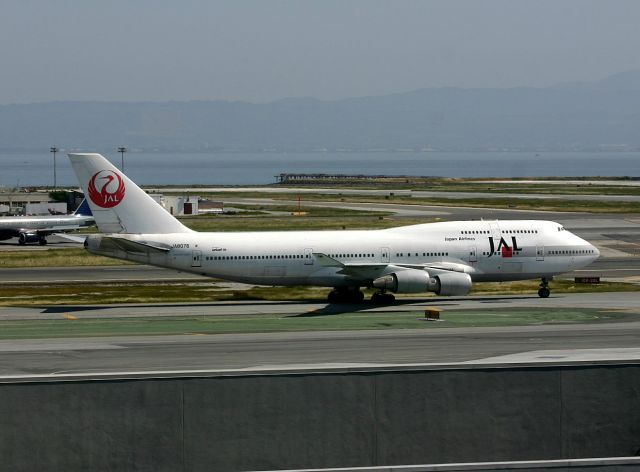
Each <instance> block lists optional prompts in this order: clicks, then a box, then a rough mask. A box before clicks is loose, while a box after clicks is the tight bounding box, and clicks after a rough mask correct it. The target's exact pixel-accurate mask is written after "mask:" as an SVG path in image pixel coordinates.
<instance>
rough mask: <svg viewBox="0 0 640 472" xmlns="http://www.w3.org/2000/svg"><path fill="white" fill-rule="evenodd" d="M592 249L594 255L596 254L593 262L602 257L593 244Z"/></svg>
mask: <svg viewBox="0 0 640 472" xmlns="http://www.w3.org/2000/svg"><path fill="white" fill-rule="evenodd" d="M591 249H592V250H593V253H594V257H593V260H594V261H595V260H596V259H597V258H598V257H600V251H599V250H598V248H597V247H595V246H594V245H593V244H592V245H591Z"/></svg>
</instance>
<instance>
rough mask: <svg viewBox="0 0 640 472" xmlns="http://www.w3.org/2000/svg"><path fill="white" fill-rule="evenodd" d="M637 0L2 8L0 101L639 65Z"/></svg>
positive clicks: (269, 95) (402, 83) (361, 87)
mask: <svg viewBox="0 0 640 472" xmlns="http://www.w3.org/2000/svg"><path fill="white" fill-rule="evenodd" d="M639 18H640V2H638V1H636V0H606V1H605V0H536V1H532V0H433V1H429V0H421V1H418V0H218V1H217V0H180V1H175V0H109V1H98V0H55V1H51V0H3V2H2V14H1V15H0V84H1V86H0V104H12V103H38V102H49V101H58V100H83V101H93V100H99V101H172V100H178V101H181V100H242V101H248V102H254V103H262V102H270V101H274V100H277V99H281V98H287V97H313V98H318V99H323V100H335V99H341V98H347V97H359V96H368V95H385V94H390V93H398V92H406V91H411V90H417V89H421V88H428V87H445V86H446V87H449V86H452V87H466V88H472V87H497V88H505V87H520V86H535V87H545V86H549V85H556V84H558V83H564V82H591V81H596V80H599V79H601V78H603V77H606V76H608V75H611V74H615V73H618V72H623V71H626V70H630V69H638V68H640V53H638V45H640V28H638V19H639Z"/></svg>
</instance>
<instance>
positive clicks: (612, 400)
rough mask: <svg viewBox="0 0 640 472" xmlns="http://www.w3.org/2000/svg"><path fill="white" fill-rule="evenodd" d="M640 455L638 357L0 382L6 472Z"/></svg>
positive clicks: (1, 456) (0, 453)
mask: <svg viewBox="0 0 640 472" xmlns="http://www.w3.org/2000/svg"><path fill="white" fill-rule="evenodd" d="M639 450H640V365H634V364H628V365H592V366H572V367H571V366H570V367H566V366H564V367H563V366H544V367H533V368H526V367H511V368H493V367H477V366H474V367H473V368H464V369H460V368H441V369H425V370H404V371H403V370H395V371H375V370H370V371H362V372H339V371H335V372H329V373H321V374H313V373H298V374H284V373H283V374H277V373H276V374H270V375H239V376H215V375H214V376H210V377H201V378H167V379H130V380H109V379H104V380H98V381H51V382H23V383H4V384H1V385H0V460H1V462H0V470H65V471H72V470H155V471H161V470H167V471H179V470H184V471H192V470H207V471H209V470H225V471H226V470H269V469H295V468H329V467H358V466H361V467H362V466H376V465H378V466H380V465H394V464H437V463H451V462H457V463H460V462H479V461H481V462H489V461H513V460H544V459H567V458H581V457H615V456H632V455H634V454H636V453H638V451H639Z"/></svg>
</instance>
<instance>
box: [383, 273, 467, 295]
mask: <svg viewBox="0 0 640 472" xmlns="http://www.w3.org/2000/svg"><path fill="white" fill-rule="evenodd" d="M472 285H473V283H472V281H471V277H470V276H469V274H464V273H461V272H451V273H441V274H438V275H433V276H430V275H429V273H428V272H427V271H424V270H417V269H408V270H402V271H399V272H394V273H393V274H389V275H385V276H384V277H380V278H378V279H375V280H374V281H373V286H374V287H375V288H379V289H382V290H389V291H391V292H395V293H420V292H435V293H436V294H437V295H445V296H446V295H466V294H467V293H469V292H470V291H471V287H472Z"/></svg>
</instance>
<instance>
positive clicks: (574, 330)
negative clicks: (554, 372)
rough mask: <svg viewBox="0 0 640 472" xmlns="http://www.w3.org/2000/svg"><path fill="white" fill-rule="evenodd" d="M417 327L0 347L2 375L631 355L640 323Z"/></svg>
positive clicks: (156, 308)
mask: <svg viewBox="0 0 640 472" xmlns="http://www.w3.org/2000/svg"><path fill="white" fill-rule="evenodd" d="M639 299H640V295H639V294H638V293H615V294H578V295H558V296H553V297H551V298H549V299H546V300H544V299H540V298H538V297H533V296H531V297H529V296H510V297H501V296H490V297H454V298H451V299H443V298H432V299H426V300H415V299H414V300H405V301H401V302H400V303H398V304H396V305H393V306H391V307H380V306H374V305H365V304H363V305H362V306H355V307H354V306H353V305H351V306H340V305H338V306H327V305H326V304H321V303H278V302H262V303H254V302H244V303H238V302H219V303H201V304H145V305H111V306H104V307H103V306H85V307H78V306H75V307H72V306H69V307H55V308H46V307H45V308H10V307H3V308H0V319H1V320H3V321H9V320H15V319H34V318H38V319H42V318H44V319H59V320H61V319H62V318H63V316H64V315H65V314H67V313H73V315H74V316H75V317H77V318H105V317H122V318H123V319H125V318H127V317H132V316H135V317H141V316H142V317H155V316H176V315H178V316H179V315H193V316H196V315H203V316H204V315H206V316H216V315H219V316H232V315H234V314H247V313H252V314H260V313H279V314H281V315H282V316H295V315H300V314H303V315H307V316H309V315H310V314H311V315H315V316H340V313H341V310H342V311H343V312H344V311H354V310H367V311H387V312H388V311H418V312H420V310H424V308H425V307H426V306H437V307H439V308H440V309H442V310H443V315H444V316H446V311H447V310H450V309H460V308H468V309H471V308H476V309H482V310H491V309H492V308H500V309H504V308H519V307H525V308H535V307H547V308H549V309H554V308H569V307H576V308H580V307H582V308H605V309H617V310H631V311H634V312H635V311H637V310H638V301H639ZM416 323H417V326H416V328H417V329H406V330H375V331H335V332H334V331H328V332H297V333H296V332H292V333H257V334H255V333H254V334H217V335H202V334H185V335H178V336H147V337H140V336H132V337H126V336H120V337H98V338H66V339H42V340H4V341H0V352H1V353H2V355H1V356H0V375H4V376H6V375H34V374H38V375H41V374H46V375H53V374H64V373H91V372H122V371H123V369H124V370H126V371H136V372H149V371H183V370H211V369H214V370H219V369H291V368H298V369H301V368H305V369H306V368H315V367H318V366H331V365H333V366H339V365H341V366H349V365H377V364H384V365H394V364H422V363H450V362H478V361H479V360H481V359H484V358H495V357H498V356H505V355H516V354H520V355H521V354H522V353H524V352H528V351H538V350H563V351H566V350H573V349H637V350H638V352H636V354H635V355H636V356H638V355H640V349H638V348H640V343H639V341H638V339H640V319H639V321H637V322H636V321H631V322H619V323H598V324H577V325H557V324H556V325H541V326H514V327H479V328H435V329H434V328H431V327H430V326H426V325H424V324H423V323H420V322H419V321H417V320H416Z"/></svg>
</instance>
